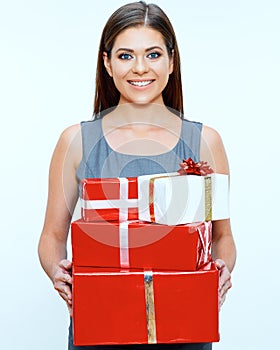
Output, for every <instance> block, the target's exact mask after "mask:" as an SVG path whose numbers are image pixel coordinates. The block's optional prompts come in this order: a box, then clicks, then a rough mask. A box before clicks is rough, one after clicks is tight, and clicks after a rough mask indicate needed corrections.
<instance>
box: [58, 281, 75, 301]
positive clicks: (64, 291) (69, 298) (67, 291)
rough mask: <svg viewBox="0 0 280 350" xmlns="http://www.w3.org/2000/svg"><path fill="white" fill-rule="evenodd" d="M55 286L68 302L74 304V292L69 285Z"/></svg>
mask: <svg viewBox="0 0 280 350" xmlns="http://www.w3.org/2000/svg"><path fill="white" fill-rule="evenodd" d="M54 288H55V290H56V291H57V292H58V293H59V295H60V296H61V297H62V298H63V299H64V300H65V301H66V302H67V303H69V304H72V293H71V290H70V288H69V287H68V286H67V285H61V284H60V285H59V284H57V285H55V286H54Z"/></svg>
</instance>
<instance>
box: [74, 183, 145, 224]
mask: <svg viewBox="0 0 280 350" xmlns="http://www.w3.org/2000/svg"><path fill="white" fill-rule="evenodd" d="M81 208H82V219H83V220H85V221H103V220H105V221H126V220H135V219H138V184H137V177H134V178H100V179H98V178H92V179H83V180H82V181H81Z"/></svg>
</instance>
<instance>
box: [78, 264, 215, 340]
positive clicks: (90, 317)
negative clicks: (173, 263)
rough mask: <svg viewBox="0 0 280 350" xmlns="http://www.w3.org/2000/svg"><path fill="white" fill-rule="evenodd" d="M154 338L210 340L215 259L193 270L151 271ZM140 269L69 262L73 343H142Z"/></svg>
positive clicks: (144, 319)
mask: <svg viewBox="0 0 280 350" xmlns="http://www.w3.org/2000/svg"><path fill="white" fill-rule="evenodd" d="M150 275H151V276H152V284H153V290H152V291H153V292H152V294H153V296H152V298H153V305H152V306H153V310H154V314H153V315H154V316H153V317H154V325H153V328H152V333H153V338H152V342H153V343H192V342H215V341H218V340H219V330H218V271H217V270H216V268H215V266H214V264H209V266H207V267H204V269H203V270H199V271H193V272H156V271H153V272H152V274H150ZM144 281H145V272H143V271H130V272H122V271H118V270H114V269H110V271H108V270H107V271H106V269H94V268H85V267H74V270H73V332H74V344H75V345H102V344H107V345H108V344H134V343H139V344H147V343H151V341H150V339H151V328H149V327H150V323H149V322H148V316H147V299H146V296H145V293H146V289H145V282H144Z"/></svg>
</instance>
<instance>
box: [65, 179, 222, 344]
mask: <svg viewBox="0 0 280 350" xmlns="http://www.w3.org/2000/svg"><path fill="white" fill-rule="evenodd" d="M227 186H228V179H227V176H226V175H220V174H211V175H208V176H195V175H193V176H192V175H187V176H179V175H178V173H174V174H160V175H149V176H140V177H138V178H115V179H106V178H104V179H84V180H83V181H82V199H81V201H82V218H81V219H80V220H77V221H75V222H73V223H72V225H71V231H72V249H73V251H72V254H73V333H74V344H75V345H105V344H107V345H108V344H133V343H138V344H149V343H187V342H190V343H192V342H214V341H218V340H219V329H218V271H217V269H216V267H215V264H214V263H213V262H212V260H211V227H212V226H211V220H213V219H222V218H225V217H228V198H227V197H228V196H227V192H228V191H227ZM199 193H200V195H199ZM193 197H194V198H195V199H194V198H193Z"/></svg>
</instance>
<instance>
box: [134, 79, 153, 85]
mask: <svg viewBox="0 0 280 350" xmlns="http://www.w3.org/2000/svg"><path fill="white" fill-rule="evenodd" d="M151 82H152V80H145V81H132V80H130V81H129V83H130V84H131V85H135V86H146V85H149V84H151Z"/></svg>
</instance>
